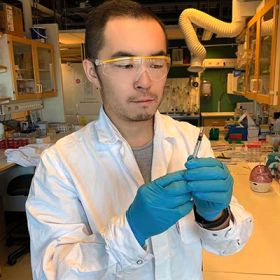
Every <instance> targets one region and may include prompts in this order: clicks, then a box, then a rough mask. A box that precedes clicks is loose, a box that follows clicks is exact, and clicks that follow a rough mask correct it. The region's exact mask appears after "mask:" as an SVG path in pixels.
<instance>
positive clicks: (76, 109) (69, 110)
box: [61, 63, 102, 124]
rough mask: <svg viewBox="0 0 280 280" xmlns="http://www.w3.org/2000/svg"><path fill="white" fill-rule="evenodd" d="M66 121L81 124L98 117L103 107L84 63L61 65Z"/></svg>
mask: <svg viewBox="0 0 280 280" xmlns="http://www.w3.org/2000/svg"><path fill="white" fill-rule="evenodd" d="M61 69H62V80H63V93H64V112H65V121H66V122H69V123H77V122H78V120H77V119H78V118H79V122H80V124H82V123H83V120H84V121H86V122H87V123H88V122H89V121H92V120H95V119H97V117H98V113H99V108H100V106H101V103H102V102H101V98H100V94H99V92H98V91H97V90H96V89H95V88H94V87H93V86H92V84H91V83H90V82H89V81H88V79H87V77H86V75H85V73H84V69H83V65H82V63H67V64H66V63H65V64H62V65H61ZM77 116H78V118H77Z"/></svg>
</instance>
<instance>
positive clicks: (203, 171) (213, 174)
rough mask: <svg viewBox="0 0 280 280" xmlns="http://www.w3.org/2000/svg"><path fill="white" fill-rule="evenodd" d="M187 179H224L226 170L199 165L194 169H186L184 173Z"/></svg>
mask: <svg viewBox="0 0 280 280" xmlns="http://www.w3.org/2000/svg"><path fill="white" fill-rule="evenodd" d="M184 177H185V179H186V180H187V181H200V180H204V181H205V180H225V179H226V178H227V177H228V172H226V171H225V170H224V169H222V168H220V167H217V166H215V167H200V168H196V169H191V170H189V169H187V170H186V172H185V175H184Z"/></svg>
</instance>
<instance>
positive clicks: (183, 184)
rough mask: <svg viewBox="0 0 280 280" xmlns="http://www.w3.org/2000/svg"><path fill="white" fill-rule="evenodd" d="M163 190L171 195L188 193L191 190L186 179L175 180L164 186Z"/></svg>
mask: <svg viewBox="0 0 280 280" xmlns="http://www.w3.org/2000/svg"><path fill="white" fill-rule="evenodd" d="M163 190H164V192H165V193H167V194H168V195H169V196H177V195H186V194H188V193H189V192H190V191H191V190H190V188H189V186H188V184H187V181H186V180H183V181H178V182H173V183H171V184H169V185H168V186H166V187H165V188H163Z"/></svg>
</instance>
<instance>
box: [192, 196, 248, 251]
mask: <svg viewBox="0 0 280 280" xmlns="http://www.w3.org/2000/svg"><path fill="white" fill-rule="evenodd" d="M230 207H231V212H232V214H233V221H230V224H229V226H228V227H227V228H225V229H222V230H216V231H211V230H206V229H203V228H202V227H200V226H199V225H197V228H198V232H199V235H200V238H201V241H202V246H203V247H204V248H205V249H206V250H207V251H209V252H211V253H214V254H217V255H231V254H234V253H236V252H239V251H240V250H241V249H242V248H243V247H244V246H245V244H246V243H247V242H248V240H249V238H250V236H251V234H252V231H253V217H252V215H251V214H250V213H248V212H247V211H246V210H245V209H244V208H243V207H242V206H241V205H240V204H239V203H238V201H237V200H236V198H235V197H232V199H231V203H230Z"/></svg>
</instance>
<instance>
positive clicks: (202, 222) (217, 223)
mask: <svg viewBox="0 0 280 280" xmlns="http://www.w3.org/2000/svg"><path fill="white" fill-rule="evenodd" d="M193 210H194V217H195V221H196V222H197V223H198V224H199V225H200V226H201V227H202V228H205V229H211V228H215V227H218V226H221V225H222V224H224V223H225V222H226V221H227V220H229V219H231V218H232V214H231V211H230V207H228V208H226V209H224V210H223V213H222V215H221V217H219V218H218V219H216V220H214V221H207V220H205V219H204V218H203V217H202V216H200V215H199V214H198V213H197V211H196V206H195V205H194V207H193Z"/></svg>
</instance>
